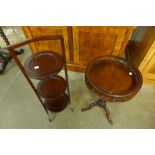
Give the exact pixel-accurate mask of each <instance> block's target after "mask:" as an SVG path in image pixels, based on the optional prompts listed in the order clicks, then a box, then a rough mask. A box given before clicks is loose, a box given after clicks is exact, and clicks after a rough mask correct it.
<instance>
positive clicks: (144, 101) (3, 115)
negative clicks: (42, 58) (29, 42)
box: [0, 46, 155, 129]
mask: <svg viewBox="0 0 155 155" xmlns="http://www.w3.org/2000/svg"><path fill="white" fill-rule="evenodd" d="M24 49H25V53H24V54H22V55H20V56H19V58H20V60H21V61H22V62H24V60H25V59H26V58H27V57H28V55H30V50H29V48H28V47H27V46H25V47H24ZM68 73H69V84H70V91H71V103H72V105H73V108H74V111H73V112H72V111H71V110H70V107H69V106H68V107H67V108H66V109H65V110H64V111H63V112H61V113H58V114H57V115H56V118H55V119H54V120H53V122H49V121H48V117H47V115H46V113H45V111H44V109H43V108H42V106H41V104H40V102H39V101H38V99H37V97H36V95H35V94H34V92H33V91H32V89H31V87H30V86H29V84H28V83H27V81H26V79H25V78H24V76H23V75H22V73H21V71H20V70H19V69H18V67H17V65H16V64H15V62H14V61H13V60H12V61H11V62H10V63H9V65H8V66H7V69H6V71H5V73H4V74H3V75H0V128H28V129H37V128H39V129H40V128H47V129H76V128H78V129H79V128H84V129H89V128H93V129H116V128H121V129H122V128H127V129H128V128H155V87H154V86H149V85H143V87H142V89H141V90H140V91H139V93H138V94H137V95H136V96H135V97H134V98H133V99H131V100H130V101H127V102H122V103H108V104H107V105H108V107H109V109H110V111H111V118H112V120H113V122H114V124H113V125H110V124H109V123H108V122H107V120H106V117H105V114H104V111H103V110H102V109H101V108H99V107H94V108H92V109H91V110H89V111H87V112H81V111H80V110H81V108H82V107H84V106H85V105H87V104H89V103H91V102H93V101H95V100H96V99H97V97H96V96H95V95H94V94H92V93H91V92H90V91H89V90H88V89H87V87H86V85H85V80H84V74H82V73H76V72H68ZM60 74H61V75H64V72H63V71H62V72H61V73H60ZM34 82H35V83H37V81H34Z"/></svg>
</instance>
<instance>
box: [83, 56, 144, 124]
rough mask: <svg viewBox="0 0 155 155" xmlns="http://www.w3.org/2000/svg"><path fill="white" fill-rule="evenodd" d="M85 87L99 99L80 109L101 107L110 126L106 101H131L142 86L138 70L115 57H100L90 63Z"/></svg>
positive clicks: (110, 121)
mask: <svg viewBox="0 0 155 155" xmlns="http://www.w3.org/2000/svg"><path fill="white" fill-rule="evenodd" d="M85 80H86V85H87V87H88V88H89V89H90V90H91V91H93V92H94V93H96V94H97V95H99V96H100V99H99V100H98V101H96V102H94V103H92V104H90V105H89V106H87V107H85V108H83V109H82V111H86V110H88V109H90V108H91V107H94V106H96V105H97V106H100V107H102V108H103V109H104V110H105V112H106V117H107V119H108V121H109V123H110V124H112V120H111V119H110V111H109V109H108V107H107V106H106V101H112V102H117V101H119V102H120V101H127V100H129V99H131V98H132V97H133V96H134V95H135V94H136V93H137V92H138V91H139V90H140V88H141V86H142V82H143V80H142V76H141V73H140V72H139V70H138V69H137V68H136V67H135V66H133V65H132V64H130V63H129V62H127V61H126V60H125V59H123V58H120V57H117V56H110V55H107V56H101V57H97V58H95V59H93V60H92V61H90V63H89V64H88V66H87V68H86V75H85Z"/></svg>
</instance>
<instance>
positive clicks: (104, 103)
mask: <svg viewBox="0 0 155 155" xmlns="http://www.w3.org/2000/svg"><path fill="white" fill-rule="evenodd" d="M99 103H100V105H99V106H101V107H102V108H103V109H104V111H105V113H106V118H107V120H108V122H109V123H110V124H111V125H113V121H112V120H111V118H110V111H109V109H108V107H107V105H106V102H105V101H101V100H100V101H99Z"/></svg>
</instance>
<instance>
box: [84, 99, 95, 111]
mask: <svg viewBox="0 0 155 155" xmlns="http://www.w3.org/2000/svg"><path fill="white" fill-rule="evenodd" d="M97 104H98V101H97V102H94V103H91V104H89V105H88V106H86V107H85V108H82V109H81V111H82V112H83V111H86V110H89V109H91V108H92V107H94V106H96V105H97Z"/></svg>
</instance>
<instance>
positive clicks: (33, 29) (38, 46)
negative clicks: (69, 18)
mask: <svg viewBox="0 0 155 155" xmlns="http://www.w3.org/2000/svg"><path fill="white" fill-rule="evenodd" d="M23 30H24V32H25V35H26V37H27V38H31V37H34V36H41V35H63V37H64V43H65V50H66V58H67V62H69V61H70V57H69V46H68V33H67V26H24V27H23ZM30 47H31V49H32V52H33V53H36V52H38V51H43V50H52V51H55V52H58V53H60V54H61V44H60V41H59V40H52V41H37V42H35V43H32V44H31V45H30Z"/></svg>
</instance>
